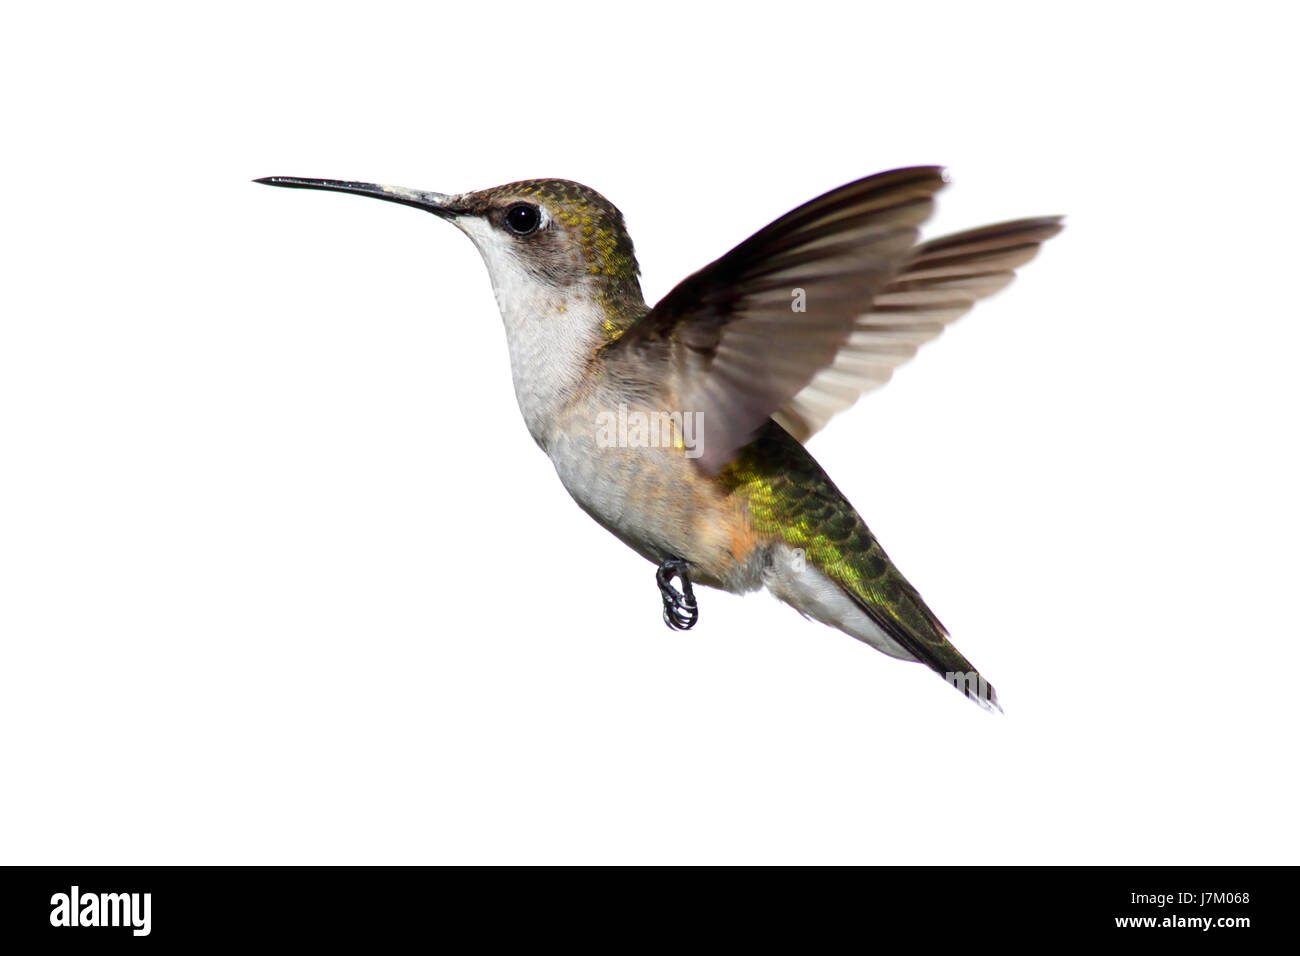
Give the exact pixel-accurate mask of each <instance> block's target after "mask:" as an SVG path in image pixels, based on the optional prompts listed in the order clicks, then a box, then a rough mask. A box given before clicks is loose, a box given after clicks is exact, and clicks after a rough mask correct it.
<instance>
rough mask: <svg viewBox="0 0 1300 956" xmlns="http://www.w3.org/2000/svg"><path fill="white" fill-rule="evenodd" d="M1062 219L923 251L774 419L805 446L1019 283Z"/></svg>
mask: <svg viewBox="0 0 1300 956" xmlns="http://www.w3.org/2000/svg"><path fill="white" fill-rule="evenodd" d="M1062 228H1064V227H1063V226H1062V225H1061V217H1060V216H1044V217H1040V218H1037V219H1018V220H1016V221H1015V222H1004V223H999V224H998V225H996V226H984V227H983V228H981V229H972V230H970V231H969V232H960V233H957V234H955V235H951V236H944V237H942V238H940V239H932V240H930V241H929V242H926V243H923V244H921V245H919V246H917V247H916V248H915V249H914V250H913V252H912V255H911V258H910V259H909V260H908V262H907V264H906V266H905V267H904V268H903V269H902V271H900V272H899V273H898V275H897V276H895V277H894V279H893V281H892V282H891V283H890V284H889V285H888V286H886V287H885V288H884V289H882V290H881V291H880V292H879V293H878V294H877V295H876V296H875V297H874V298H873V299H872V300H871V308H870V309H869V310H868V311H866V312H865V313H864V314H863V315H861V316H859V317H858V319H857V321H856V323H855V325H854V330H853V333H852V334H851V335H850V337H849V339H848V341H847V342H846V343H845V344H844V346H843V347H842V348H841V349H840V350H839V352H838V353H837V354H836V356H835V359H834V361H833V362H832V363H831V364H830V365H829V366H828V367H827V368H825V369H823V370H822V371H820V372H819V373H818V374H817V375H816V377H815V378H813V379H812V381H811V382H809V384H808V385H807V386H806V387H805V388H804V389H803V390H802V391H800V392H799V394H797V395H796V396H794V398H793V399H791V400H790V402H788V403H787V404H785V405H783V406H782V407H781V408H780V409H778V410H777V411H776V412H775V413H774V414H773V416H772V417H773V418H775V419H776V420H777V421H778V422H780V423H781V425H782V426H783V427H784V428H785V430H786V431H788V432H789V433H790V434H791V435H793V436H794V437H795V438H797V439H799V440H800V441H807V440H808V439H809V438H810V437H811V436H812V435H813V434H815V433H816V432H818V431H820V430H821V428H822V426H823V425H825V424H826V422H827V421H829V420H830V418H831V416H833V415H835V414H836V413H837V412H841V411H843V410H844V409H846V408H848V407H849V406H850V405H852V404H853V403H854V402H856V401H857V400H858V396H860V395H861V394H862V393H863V392H868V391H870V390H871V389H873V388H879V387H880V386H881V385H884V384H885V383H886V382H887V381H889V377H890V376H891V375H892V374H893V372H894V369H895V368H897V367H898V366H899V365H902V364H903V363H904V362H906V361H907V360H908V359H910V358H911V357H912V356H913V355H915V354H916V350H917V348H918V347H919V346H921V345H923V344H925V343H926V342H928V341H930V339H932V338H934V337H935V336H937V335H938V334H939V333H940V332H942V331H943V330H944V327H945V326H947V325H949V324H950V323H952V322H955V321H956V320H957V319H959V318H961V316H963V315H965V314H966V312H967V311H969V309H970V308H971V306H973V305H974V304H975V302H976V300H978V299H982V298H984V297H985V296H988V295H992V294H993V293H994V292H997V291H998V290H999V289H1002V288H1003V287H1005V286H1006V285H1007V283H1009V282H1010V281H1011V280H1012V279H1014V278H1015V275H1016V274H1015V271H1014V270H1015V269H1017V268H1019V267H1020V266H1022V265H1024V264H1025V263H1027V262H1028V261H1029V260H1030V259H1032V258H1034V256H1035V255H1037V254H1038V249H1039V247H1040V246H1041V245H1042V243H1044V242H1046V241H1047V240H1048V239H1050V238H1052V236H1054V235H1056V234H1057V233H1058V232H1060V231H1061V229H1062Z"/></svg>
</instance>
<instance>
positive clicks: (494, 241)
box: [455, 217, 603, 449]
mask: <svg viewBox="0 0 1300 956" xmlns="http://www.w3.org/2000/svg"><path fill="white" fill-rule="evenodd" d="M455 222H456V225H457V226H459V227H460V229H461V231H462V232H464V233H465V234H466V235H468V236H469V237H470V239H472V240H473V241H474V245H475V246H476V247H477V248H478V251H479V253H480V254H481V255H482V256H483V261H484V263H486V265H487V268H488V274H489V276H490V277H491V279H492V291H493V293H494V294H495V295H496V299H497V308H498V309H500V310H501V319H502V322H503V323H504V324H505V329H506V344H507V346H508V348H509V350H510V373H511V376H512V377H513V379H514V384H515V398H516V400H517V401H518V402H519V411H520V412H521V413H523V416H524V422H525V424H527V426H528V431H529V432H530V433H531V434H532V436H533V438H534V440H536V441H537V443H538V444H539V445H541V446H542V448H543V449H546V448H548V447H549V445H550V443H551V438H552V435H553V432H554V427H555V422H556V418H557V413H558V412H559V410H560V409H561V408H562V407H563V406H564V403H565V402H566V401H567V399H568V398H569V397H570V396H571V395H572V394H573V391H574V389H575V388H576V387H577V385H578V384H579V382H580V380H581V378H582V376H583V374H584V372H585V371H586V367H587V360H588V358H589V356H590V355H591V352H592V349H594V348H595V347H596V346H597V344H598V341H599V340H598V335H599V329H600V327H601V323H602V321H603V316H602V315H601V314H600V307H599V306H598V305H597V304H596V303H595V302H594V301H592V300H591V299H590V298H589V297H587V296H581V295H571V294H566V293H565V292H564V291H562V290H556V289H553V288H551V287H550V286H548V285H546V284H545V283H543V282H541V281H539V280H538V279H537V277H536V276H534V275H533V274H532V273H531V272H530V271H529V270H528V268H527V267H526V266H525V265H524V264H523V263H522V262H520V261H519V259H518V257H517V256H516V254H515V250H514V249H513V248H512V243H511V240H510V239H509V237H507V236H504V235H502V233H501V232H500V231H499V230H497V229H494V228H493V227H492V226H491V225H489V224H488V223H486V222H484V221H483V220H481V219H478V218H472V217H465V218H463V219H457V220H455Z"/></svg>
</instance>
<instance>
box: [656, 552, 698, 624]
mask: <svg viewBox="0 0 1300 956" xmlns="http://www.w3.org/2000/svg"><path fill="white" fill-rule="evenodd" d="M689 568H690V565H689V564H687V563H686V562H685V561H683V560H682V559H681V558H669V559H668V560H667V561H665V562H664V563H663V564H661V565H659V570H658V571H656V572H655V581H656V582H658V584H659V595H660V596H661V597H662V598H663V601H664V623H665V624H667V625H668V626H669V627H670V628H671V629H672V630H674V631H689V630H690V629H691V628H693V627H694V626H695V622H696V621H698V620H699V619H700V607H699V605H698V604H696V603H695V591H694V589H693V588H692V587H691V579H690V577H689V576H688V574H687V571H688V569H689ZM674 577H678V578H681V580H682V589H681V590H680V591H679V590H677V588H675V587H673V578H674Z"/></svg>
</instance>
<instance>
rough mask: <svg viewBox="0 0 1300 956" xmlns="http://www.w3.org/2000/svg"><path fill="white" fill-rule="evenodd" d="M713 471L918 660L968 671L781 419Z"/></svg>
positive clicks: (762, 524)
mask: <svg viewBox="0 0 1300 956" xmlns="http://www.w3.org/2000/svg"><path fill="white" fill-rule="evenodd" d="M718 477H719V479H720V480H721V481H722V482H723V483H724V484H725V485H726V486H727V487H728V488H729V489H731V490H732V491H733V492H734V493H736V494H739V495H743V496H744V497H745V499H746V500H747V501H748V505H749V513H750V518H751V521H752V522H753V525H754V528H755V529H756V530H757V531H759V532H760V533H761V534H764V535H771V536H774V537H777V538H779V539H780V540H782V541H784V542H785V543H786V544H788V545H790V546H791V547H794V548H802V549H803V550H804V554H805V557H806V559H807V561H808V562H809V563H810V564H812V565H813V566H814V567H816V568H818V569H819V570H821V571H822V572H824V573H825V574H826V575H827V576H829V577H830V578H831V579H832V580H834V581H836V582H837V583H838V584H839V585H840V586H841V587H843V588H844V590H845V591H846V592H847V593H848V594H849V595H850V596H851V597H852V598H853V599H854V600H855V601H857V602H858V604H860V605H861V606H862V608H863V610H865V611H866V612H867V613H868V614H869V615H870V616H871V618H872V619H873V620H874V621H875V622H876V624H877V625H879V626H880V628H881V629H882V630H883V631H885V633H887V634H888V635H889V636H890V637H892V638H894V639H895V640H896V641H898V643H899V644H901V645H902V646H903V647H904V648H906V649H907V650H908V651H909V652H910V653H911V654H912V655H913V656H915V657H916V658H917V659H918V660H920V661H922V662H924V663H925V664H927V665H928V666H929V667H930V668H931V669H933V670H934V671H936V672H938V673H939V674H941V675H946V674H952V673H960V674H969V673H974V671H975V668H974V667H973V666H971V663H970V661H968V660H966V658H965V657H964V656H963V655H962V654H961V652H960V651H958V650H957V648H955V647H953V646H952V644H951V643H950V642H949V641H948V632H947V630H946V629H945V628H944V626H943V625H942V624H941V623H940V622H939V619H938V618H937V617H936V616H935V614H934V612H933V611H931V610H930V609H929V608H928V607H927V606H926V604H925V602H924V601H923V600H922V599H921V595H920V594H918V593H917V591H916V588H914V587H912V585H911V584H910V583H908V581H907V579H906V578H904V577H903V575H902V572H900V571H899V570H898V568H897V567H895V565H894V563H893V562H892V561H891V560H890V559H889V555H887V554H885V550H884V548H882V547H881V546H880V543H879V542H878V541H876V538H875V536H874V535H873V534H872V533H871V531H870V529H869V528H868V527H867V525H866V523H865V522H864V521H863V520H862V518H861V517H860V516H859V515H858V513H857V511H856V510H854V508H853V506H852V505H851V504H849V502H848V499H846V498H845V497H844V495H843V494H841V493H840V490H839V489H838V488H836V487H835V484H834V482H832V481H831V479H830V478H829V477H828V476H827V474H826V472H824V471H823V470H822V469H821V467H820V466H819V465H818V464H817V462H816V461H815V460H814V459H813V457H812V456H811V455H810V454H808V451H807V450H806V449H805V448H804V447H803V445H801V444H800V443H799V442H798V441H796V440H795V439H794V438H793V437H791V436H790V435H789V434H788V433H787V432H786V431H785V430H784V429H783V428H781V426H780V425H778V424H776V423H775V422H769V423H768V424H767V425H766V426H765V427H764V428H763V429H761V430H760V431H759V433H758V435H757V436H756V437H755V438H754V440H753V441H752V442H751V443H750V444H749V445H747V446H746V447H745V448H744V449H743V450H742V451H741V453H740V455H739V456H738V457H737V458H736V460H735V461H733V462H732V463H731V464H730V465H728V466H727V467H726V468H725V469H724V470H723V471H722V473H721V474H720V475H719V476H718ZM986 687H987V685H986ZM972 689H973V688H972ZM987 690H988V692H989V694H990V695H992V688H991V687H987ZM992 699H994V700H996V697H992Z"/></svg>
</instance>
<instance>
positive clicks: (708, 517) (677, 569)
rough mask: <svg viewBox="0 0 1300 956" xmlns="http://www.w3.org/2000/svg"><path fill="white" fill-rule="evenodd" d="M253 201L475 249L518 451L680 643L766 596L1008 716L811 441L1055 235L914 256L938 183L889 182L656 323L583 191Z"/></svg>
mask: <svg viewBox="0 0 1300 956" xmlns="http://www.w3.org/2000/svg"><path fill="white" fill-rule="evenodd" d="M257 182H259V183H266V184H268V185H272V186H288V187H293V188H300V189H324V190H332V191H335V192H344V193H354V194H356V195H361V196H370V197H373V198H376V199H383V200H386V201H388V202H395V203H401V204H403V205H407V206H414V207H415V208H417V209H423V210H425V211H426V212H431V213H433V214H434V215H435V216H437V217H439V218H441V219H445V220H447V221H449V222H451V223H452V224H453V225H455V226H456V227H458V228H459V229H460V230H461V231H462V232H464V233H465V234H466V235H468V236H469V237H470V239H471V240H472V241H473V242H474V245H475V246H476V247H477V248H478V250H479V252H480V254H481V255H482V256H483V259H484V261H485V263H486V264H487V268H488V272H489V273H490V275H491V279H492V287H493V291H494V292H495V294H496V300H497V305H498V306H499V308H500V311H501V317H502V319H503V320H504V322H505V329H506V341H507V345H508V347H509V352H510V367H511V373H512V376H513V379H514V387H515V395H516V397H517V399H518V402H519V408H520V411H521V412H522V413H523V417H524V421H525V422H526V423H527V425H528V430H529V432H531V434H532V436H533V438H534V439H535V440H536V441H537V444H538V445H540V446H541V448H542V450H543V451H544V452H546V454H547V455H548V456H550V458H551V461H552V462H553V463H554V465H555V470H556V472H557V473H558V474H559V477H560V481H561V482H563V484H564V487H565V488H566V489H567V490H568V492H569V494H570V495H572V496H573V498H574V500H575V501H577V503H578V505H579V506H580V507H581V508H582V509H583V510H584V511H586V512H587V513H588V514H589V515H591V517H593V518H594V519H596V521H598V522H599V523H600V524H601V525H603V526H604V527H605V528H607V529H608V530H609V531H611V532H612V533H613V534H614V535H615V536H616V537H618V538H619V539H620V540H622V541H623V542H624V543H625V544H627V545H628V546H630V547H631V548H632V549H633V550H635V551H636V552H637V553H638V554H640V555H642V556H643V557H645V558H647V559H649V560H650V561H651V562H652V563H653V564H655V565H657V566H658V570H657V572H656V581H657V583H658V587H659V591H660V596H661V598H662V601H663V613H664V620H665V622H666V623H667V624H668V626H669V627H672V628H677V629H686V628H690V627H691V626H693V625H694V624H695V623H696V621H697V620H698V615H699V609H698V603H697V600H696V597H695V592H694V588H693V584H699V585H705V586H708V587H714V588H719V589H722V590H725V591H731V592H733V593H736V594H743V593H745V592H748V591H754V590H757V589H759V588H761V587H766V588H767V589H768V590H769V591H771V592H772V593H773V594H774V595H776V597H778V598H779V599H781V600H782V601H784V602H785V603H787V604H789V605H791V606H792V607H794V608H795V610H797V611H799V612H800V613H801V614H803V615H804V616H805V617H811V618H814V619H815V620H818V621H821V622H822V623H824V624H828V625H830V626H832V627H835V628H838V629H840V630H841V631H844V632H845V633H847V634H849V635H851V636H852V637H855V638H857V639H858V640H860V641H864V642H865V643H867V644H870V645H871V646H872V647H874V648H876V649H877V650H880V651H883V652H884V653H885V654H888V655H890V656H891V657H896V658H900V659H902V660H908V661H920V662H922V663H924V664H926V665H928V666H929V667H930V668H931V669H933V670H934V671H936V672H938V673H939V674H941V675H943V676H944V677H945V679H947V680H948V681H949V682H950V683H953V684H954V686H956V687H958V689H960V690H963V691H964V692H965V694H966V696H967V697H970V698H971V699H973V700H975V701H976V702H977V703H979V704H980V705H981V706H983V707H985V708H986V709H989V710H993V709H995V708H996V709H998V710H1000V709H1001V708H1000V707H998V704H997V695H996V694H995V692H994V691H993V688H992V687H991V686H989V685H988V684H987V683H986V682H985V681H984V680H983V678H982V677H981V676H980V675H979V674H978V672H977V671H976V670H975V668H974V667H972V666H971V664H970V662H969V661H967V660H966V658H965V657H963V656H962V655H961V653H960V652H959V651H958V650H957V649H956V648H955V647H954V646H953V645H952V644H951V643H949V641H948V632H947V630H946V629H945V628H944V626H943V625H942V624H941V623H939V619H938V618H937V617H936V616H935V614H934V612H933V611H931V610H930V608H929V607H927V606H926V604H925V602H924V601H922V600H921V596H920V594H918V593H917V591H916V589H915V588H914V587H913V586H912V585H911V584H910V583H908V581H907V579H906V578H904V577H903V575H902V574H901V573H900V572H899V570H898V568H896V567H895V566H894V564H893V562H892V561H890V559H889V557H888V555H886V554H885V552H884V550H883V549H882V548H881V547H880V545H879V544H878V543H877V541H876V539H875V537H874V536H873V535H872V533H871V531H870V530H868V528H867V525H866V523H865V522H863V520H862V518H861V517H859V515H858V513H857V511H855V510H854V508H853V506H852V505H851V504H849V502H848V500H847V499H846V498H845V497H844V495H843V494H841V493H840V491H839V489H837V488H836V487H835V485H834V484H833V483H832V482H831V480H830V478H829V477H827V475H826V473H825V472H824V471H823V470H822V469H821V467H820V466H818V464H817V462H816V461H815V460H814V459H813V457H812V456H811V455H810V454H809V453H808V451H807V450H806V449H805V448H804V442H805V441H807V439H808V438H809V437H810V436H811V435H812V434H814V433H815V432H817V431H818V430H819V429H820V428H821V427H822V426H823V425H825V424H826V422H827V420H829V419H830V418H831V416H833V415H834V414H835V413H836V412H839V411H841V410H843V409H845V408H847V407H848V406H850V405H852V404H853V403H854V402H855V401H856V400H857V398H858V396H859V395H861V394H862V393H863V392H865V391H868V390H870V389H873V388H876V387H878V386H880V385H882V384H884V383H885V382H886V381H887V380H888V379H889V377H890V375H891V373H892V372H893V370H894V368H896V367H897V366H898V365H900V364H902V363H903V362H905V361H907V360H908V359H909V358H911V357H912V356H913V355H914V354H915V353H916V350H917V347H918V346H920V345H922V344H923V343H925V342H927V341H929V340H930V339H932V338H934V337H935V336H937V335H938V334H939V333H940V332H942V331H943V328H944V326H946V325H947V324H949V323H950V322H952V321H954V320H955V319H957V318H958V317H959V316H961V315H962V314H963V313H965V312H966V311H967V310H968V309H969V308H970V307H971V306H972V305H973V304H974V302H975V301H976V300H977V299H981V298H983V297H985V296H988V295H991V294H992V293H994V292H996V291H998V290H999V289H1001V288H1002V287H1004V286H1005V285H1006V284H1007V283H1008V282H1010V281H1011V279H1012V278H1013V277H1014V272H1013V270H1014V269H1015V268H1017V267H1018V266H1021V265H1024V264H1025V263H1026V262H1028V261H1029V260H1030V259H1032V258H1033V257H1034V255H1035V254H1036V253H1037V252H1038V248H1039V245H1040V244H1041V243H1042V242H1044V241H1045V240H1047V239H1049V238H1050V237H1052V236H1054V235H1056V234H1057V233H1058V232H1059V231H1060V230H1061V219H1060V217H1056V216H1049V217H1041V218H1034V219H1020V220H1016V221H1014V222H1004V223H1000V224H998V225H994V226H986V227H984V228H982V229H975V230H972V231H969V232H962V233H958V234H956V235H951V236H947V237H943V238H939V239H932V240H930V241H928V242H922V243H919V244H918V241H917V240H918V229H919V226H920V225H921V223H923V222H924V221H925V220H926V218H928V216H929V215H930V212H931V210H932V208H933V203H934V195H935V193H937V192H938V191H939V190H940V189H941V188H942V187H943V186H944V184H945V179H944V176H943V172H942V170H941V169H940V168H939V167H933V166H925V167H915V168H908V169H897V170H893V171H890V172H884V173H880V174H878V175H875V176H869V177H867V178H865V179H859V180H857V181H856V182H852V183H849V184H848V185H845V186H841V187H840V188H839V189H835V190H832V191H831V192H828V193H826V194H825V195H823V196H820V197H818V198H817V199H814V200H812V201H811V202H808V203H805V204H804V205H802V206H800V207H798V208H797V209H795V210H793V211H792V212H789V213H787V214H786V215H784V216H782V217H781V218H779V219H777V220H776V221H775V222H773V223H771V224H770V225H768V226H766V227H765V228H763V229H761V230H759V231H758V232H757V233H755V234H754V235H753V236H751V237H750V238H749V239H747V240H745V241H744V242H742V243H741V244H740V245H739V246H737V247H736V248H734V249H732V250H731V251H730V252H728V253H727V254H726V255H724V256H722V257H721V258H720V259H717V260H716V261H714V262H712V263H710V264H709V265H707V266H705V267H704V268H703V269H701V270H699V271H698V272H696V273H694V274H693V275H691V276H688V277H687V278H686V279H684V280H683V281H682V282H681V283H679V284H678V285H677V286H676V287H675V288H674V289H673V290H672V291H671V292H669V293H668V294H667V295H666V296H664V298H663V299H662V300H661V301H660V302H659V303H658V304H657V305H655V306H654V307H653V308H651V307H649V306H647V305H646V303H645V300H644V298H643V297H642V294H641V286H640V282H639V280H638V276H639V274H640V269H639V267H638V265H637V261H636V257H635V255H634V253H633V248H632V240H631V238H630V237H629V236H628V233H627V230H626V228H625V227H624V222H623V215H622V213H620V212H619V211H618V209H616V208H615V207H614V206H613V205H612V204H611V203H610V202H609V201H608V200H606V199H605V198H604V197H603V196H601V195H600V194H599V193H597V192H596V191H595V190H593V189H590V188H588V187H586V186H583V185H580V184H579V183H575V182H570V181H568V180H563V179H534V180H526V181H523V182H517V183H511V184H509V185H506V186H497V187H495V188H492V189H485V190H482V191H479V192H468V193H462V194H459V195H445V194H443V193H436V192H424V191H420V190H414V189H404V188H400V187H395V186H381V185H375V184H372V183H359V182H342V181H337V180H329V179H300V178H296V177H288V176H272V177H269V178H266V179H259V180H257ZM674 580H678V581H680V583H681V587H680V588H678V587H677V586H676V585H675V584H674V583H673V582H674Z"/></svg>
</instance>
